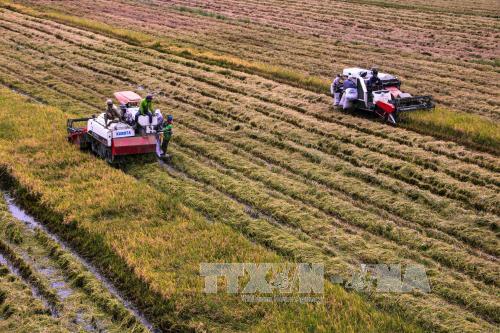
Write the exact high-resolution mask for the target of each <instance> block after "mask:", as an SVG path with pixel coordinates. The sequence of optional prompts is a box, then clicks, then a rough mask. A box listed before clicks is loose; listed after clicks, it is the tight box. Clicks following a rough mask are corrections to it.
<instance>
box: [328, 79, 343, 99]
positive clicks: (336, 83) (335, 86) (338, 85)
mask: <svg viewBox="0 0 500 333" xmlns="http://www.w3.org/2000/svg"><path fill="white" fill-rule="evenodd" d="M343 81H344V76H341V75H340V74H339V75H337V77H336V78H335V79H334V80H333V82H332V85H331V86H330V93H331V94H332V97H333V106H337V105H339V104H340V96H341V95H342V86H343V84H344V82H343Z"/></svg>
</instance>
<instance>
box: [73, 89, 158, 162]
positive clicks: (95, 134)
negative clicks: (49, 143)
mask: <svg viewBox="0 0 500 333" xmlns="http://www.w3.org/2000/svg"><path fill="white" fill-rule="evenodd" d="M114 96H115V98H116V99H117V101H118V103H119V105H120V110H121V114H122V116H121V119H119V120H116V122H110V121H109V120H108V126H106V121H105V118H104V115H105V113H101V114H99V115H97V116H95V115H94V116H92V117H90V118H79V119H68V123H67V125H68V141H69V142H71V143H73V144H75V145H77V146H79V147H80V148H81V149H91V150H92V151H93V152H94V153H95V154H96V155H98V156H99V157H101V158H103V159H105V160H106V161H108V162H109V163H115V162H117V161H118V160H119V158H120V157H122V156H128V155H138V154H153V153H156V148H157V147H156V145H157V142H156V141H157V140H156V131H157V127H158V115H157V114H154V115H153V117H152V121H151V123H150V122H149V117H148V116H142V115H141V116H139V117H138V121H137V124H136V123H135V116H136V114H137V113H138V112H139V103H140V102H141V97H140V96H139V95H137V94H136V93H134V92H132V91H121V92H116V93H115V94H114ZM77 122H86V126H85V127H75V123H77Z"/></svg>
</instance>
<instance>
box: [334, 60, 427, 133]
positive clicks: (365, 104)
mask: <svg viewBox="0 0 500 333" xmlns="http://www.w3.org/2000/svg"><path fill="white" fill-rule="evenodd" d="M342 74H343V75H345V76H348V77H353V78H355V80H356V86H357V97H356V98H355V99H354V100H352V101H351V102H352V103H353V107H354V109H356V110H363V111H368V112H373V113H376V114H377V115H379V116H380V117H382V118H383V119H385V120H386V121H387V122H389V123H391V124H396V122H397V119H398V115H399V114H400V113H401V112H409V111H417V110H431V109H433V108H434V107H435V105H434V101H433V99H432V96H411V95H410V94H408V93H405V92H402V91H401V81H400V80H399V79H398V78H397V77H395V76H393V75H391V74H386V73H378V78H379V79H380V81H379V82H380V84H378V85H375V86H374V87H372V89H370V88H369V87H368V81H369V80H370V78H371V77H372V75H373V71H372V70H367V69H363V68H357V67H354V68H346V69H344V71H343V73H342Z"/></svg>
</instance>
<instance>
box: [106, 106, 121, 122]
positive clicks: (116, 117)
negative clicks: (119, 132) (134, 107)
mask: <svg viewBox="0 0 500 333" xmlns="http://www.w3.org/2000/svg"><path fill="white" fill-rule="evenodd" d="M106 105H107V107H106V112H105V113H104V124H105V126H106V127H108V126H109V125H110V124H112V123H117V122H118V121H120V118H121V114H120V111H118V109H117V108H116V106H114V104H113V101H112V100H111V99H108V100H107V101H106ZM108 121H109V123H108Z"/></svg>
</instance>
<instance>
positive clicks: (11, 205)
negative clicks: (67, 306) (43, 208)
mask: <svg viewBox="0 0 500 333" xmlns="http://www.w3.org/2000/svg"><path fill="white" fill-rule="evenodd" d="M3 197H4V199H5V201H6V202H7V206H8V209H9V212H10V213H11V214H12V216H14V217H15V218H16V219H18V220H19V221H21V222H23V223H24V224H25V225H26V227H27V228H28V229H30V230H32V231H35V230H36V229H40V230H42V231H43V232H44V233H45V234H46V235H47V236H48V237H50V238H51V239H52V240H53V241H55V242H56V243H58V244H59V246H61V248H62V249H63V250H64V251H66V252H68V253H70V254H71V255H72V256H73V257H74V258H75V259H76V260H77V261H78V262H80V263H81V264H82V265H83V266H84V267H85V268H86V269H87V270H88V271H89V272H91V273H92V275H94V277H95V279H96V280H98V281H100V282H101V283H102V284H103V286H104V287H105V288H106V289H107V290H108V291H109V292H110V293H111V294H112V295H113V296H114V297H115V298H116V299H117V300H119V301H120V302H121V303H122V304H123V305H124V306H125V308H126V309H127V310H129V311H130V312H131V313H132V314H133V315H134V317H135V318H136V319H137V320H138V321H139V322H140V323H141V324H142V325H143V326H145V327H146V328H147V329H148V330H149V331H151V332H157V330H156V329H154V326H153V325H152V324H151V323H150V322H149V321H148V320H147V319H146V317H145V316H144V315H143V314H142V313H141V312H140V311H139V310H138V309H137V308H136V307H135V306H134V305H133V304H132V302H130V301H129V300H127V299H125V298H124V297H123V296H122V294H121V293H120V292H119V291H118V289H117V288H116V287H115V286H114V285H113V284H112V283H111V282H110V281H109V280H108V279H107V278H106V277H104V276H103V275H101V274H100V273H99V272H98V270H97V268H95V267H94V266H93V265H92V264H90V263H89V261H87V260H86V259H84V258H83V257H81V256H80V255H78V254H77V253H76V252H75V251H73V250H72V249H71V247H69V246H68V245H67V244H66V243H65V242H64V241H62V240H61V239H59V237H57V236H56V235H54V234H52V233H51V232H50V231H49V230H48V229H47V228H46V227H45V225H43V224H42V223H40V222H38V221H37V220H36V219H35V218H33V217H32V216H30V215H29V214H28V213H26V211H25V210H24V209H22V208H21V207H19V206H18V205H17V204H16V203H15V201H14V199H13V198H12V197H11V196H10V195H9V194H7V193H5V192H3ZM4 259H5V258H4ZM0 263H1V261H0ZM39 272H42V273H45V274H47V276H50V275H51V274H53V273H54V271H53V270H52V269H50V268H48V267H40V269H39ZM56 275H57V274H56ZM49 280H51V285H52V287H53V288H54V289H55V290H56V292H57V294H58V296H59V297H60V298H61V300H64V298H67V297H69V296H71V293H72V290H71V288H69V287H68V286H67V283H66V282H65V281H64V280H63V279H60V278H59V279H57V278H56V280H54V279H49ZM82 316H83V315H82V314H81V315H80V319H82ZM77 317H78V315H77ZM89 328H90V327H89Z"/></svg>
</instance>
